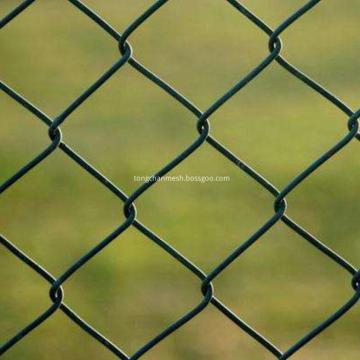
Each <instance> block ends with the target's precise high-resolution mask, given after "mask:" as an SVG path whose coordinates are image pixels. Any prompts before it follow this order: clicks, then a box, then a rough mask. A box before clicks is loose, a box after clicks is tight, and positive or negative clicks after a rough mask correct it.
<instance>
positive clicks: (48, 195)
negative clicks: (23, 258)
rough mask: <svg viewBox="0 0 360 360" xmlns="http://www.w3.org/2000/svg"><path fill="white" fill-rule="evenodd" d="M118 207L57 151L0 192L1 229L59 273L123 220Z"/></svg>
mask: <svg viewBox="0 0 360 360" xmlns="http://www.w3.org/2000/svg"><path fill="white" fill-rule="evenodd" d="M122 206H123V203H122V201H121V200H119V199H118V198H117V197H115V196H114V195H113V194H112V193H110V191H108V190H107V189H105V188H104V186H102V185H100V183H99V182H98V181H96V180H95V179H94V178H93V177H92V176H89V175H88V174H87V173H86V172H85V171H84V170H83V169H81V168H80V167H79V166H78V165H77V164H75V163H74V162H73V161H72V160H70V159H69V158H68V157H67V156H66V155H65V154H64V153H63V152H62V151H61V150H59V149H57V150H56V151H55V153H53V154H51V156H50V157H49V158H48V159H46V160H45V161H44V162H42V163H41V164H40V165H38V166H37V167H36V168H34V169H33V170H32V171H31V172H30V173H28V174H27V175H26V176H25V177H23V178H22V179H21V180H20V181H19V182H18V183H16V184H15V185H14V186H12V187H11V188H9V189H8V190H7V191H6V192H5V193H4V194H2V198H1V210H0V211H1V216H0V218H1V230H2V231H4V232H5V234H8V236H9V237H11V238H13V239H14V240H16V241H17V244H18V245H19V246H21V247H23V248H24V249H25V250H26V251H29V252H31V253H32V254H34V256H36V258H37V259H39V261H41V263H42V264H44V266H48V267H49V269H50V270H51V271H52V272H54V273H58V272H62V271H63V270H64V267H67V266H69V265H70V264H72V263H73V262H74V261H75V260H76V259H78V258H79V257H80V256H81V255H83V254H84V252H85V251H88V250H89V249H90V248H92V247H93V246H95V245H96V244H98V243H99V242H100V241H101V240H102V239H103V238H104V237H105V236H107V235H108V234H109V233H110V232H112V231H114V230H115V228H117V227H118V226H119V225H120V224H121V223H122V222H123V221H124V219H125V217H124V215H123V211H122ZM19 224H21V226H19Z"/></svg>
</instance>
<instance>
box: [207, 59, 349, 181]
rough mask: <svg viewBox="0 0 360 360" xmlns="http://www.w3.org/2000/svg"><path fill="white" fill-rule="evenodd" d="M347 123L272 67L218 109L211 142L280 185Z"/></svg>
mask: <svg viewBox="0 0 360 360" xmlns="http://www.w3.org/2000/svg"><path fill="white" fill-rule="evenodd" d="M270 95H271V96H270ZM346 120H347V119H346V116H345V115H344V114H343V113H341V112H340V111H339V110H338V109H337V108H336V107H334V106H333V105H332V104H331V103H329V102H328V101H326V100H324V99H323V98H322V97H320V96H319V95H318V94H316V93H315V92H314V91H312V90H311V89H309V88H308V87H306V86H304V84H303V83H302V82H300V81H299V80H297V79H296V78H294V77H292V76H291V75H290V74H288V73H287V72H285V71H284V70H283V69H281V68H280V67H279V66H278V65H277V64H272V65H271V66H270V69H269V71H268V72H266V73H264V74H263V75H262V76H261V77H260V78H259V79H257V80H256V81H255V82H253V83H250V84H249V85H248V86H247V87H246V88H245V89H244V91H243V92H242V93H241V94H238V95H237V96H235V98H234V99H232V100H231V101H230V102H229V103H227V104H226V105H225V106H223V107H222V108H221V109H220V110H219V112H218V113H217V114H215V115H214V118H213V121H212V122H211V125H212V133H213V134H214V136H215V137H216V138H218V139H219V140H220V141H221V142H222V143H224V144H226V145H227V146H228V147H229V148H230V149H231V150H232V151H233V152H234V153H235V154H239V156H242V157H243V158H244V159H245V160H247V161H248V163H249V164H250V165H252V166H254V167H255V168H256V169H257V170H258V171H259V172H260V173H261V174H263V175H264V176H266V177H267V178H268V179H269V180H270V181H272V182H273V183H275V184H276V185H277V186H279V187H280V186H281V187H283V186H284V185H286V184H287V183H288V182H289V181H290V180H291V179H293V178H294V177H295V176H296V175H298V174H299V173H300V172H301V171H302V170H303V169H305V168H306V167H308V166H309V165H310V164H311V163H312V162H313V161H315V160H316V159H317V158H318V157H319V156H320V155H322V154H323V153H324V152H325V151H327V150H328V149H329V148H330V147H332V146H333V145H334V144H336V143H337V142H338V141H339V140H340V139H342V138H343V137H344V136H345V134H347V131H348V130H347V125H346Z"/></svg>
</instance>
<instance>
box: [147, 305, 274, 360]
mask: <svg viewBox="0 0 360 360" xmlns="http://www.w3.org/2000/svg"><path fill="white" fill-rule="evenodd" d="M147 356H148V359H149V360H155V359H169V358H171V359H175V360H180V359H191V360H192V359H199V360H205V359H206V360H216V359H224V360H233V359H234V358H240V359H252V360H271V359H274V355H272V354H271V353H269V352H268V351H267V350H266V349H264V348H263V347H262V345H260V344H259V343H258V342H256V341H255V340H254V339H253V338H251V337H250V336H249V335H248V334H246V333H245V332H244V331H243V330H241V329H240V328H239V327H238V326H237V325H235V324H234V323H233V322H232V321H231V320H229V319H228V318H227V317H225V316H224V315H223V314H222V313H221V312H219V311H218V310H217V309H216V308H215V307H213V306H212V305H211V304H210V305H208V307H207V308H206V309H205V310H203V312H201V313H200V314H199V315H197V316H196V317H195V318H194V319H192V320H191V321H190V322H189V323H187V324H186V325H184V326H183V327H182V328H180V329H179V330H178V331H176V332H175V333H174V334H172V335H171V336H169V337H168V338H166V339H165V340H163V341H162V342H161V343H160V344H158V346H157V347H155V348H153V349H151V350H150V351H149V352H148V354H147Z"/></svg>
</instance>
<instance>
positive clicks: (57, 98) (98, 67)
mask: <svg viewBox="0 0 360 360" xmlns="http://www.w3.org/2000/svg"><path fill="white" fill-rule="evenodd" d="M18 16H19V17H18V18H17V19H16V21H15V20H14V21H13V22H10V23H9V24H8V25H7V26H6V27H5V28H4V29H2V31H1V35H0V37H1V45H2V56H1V67H2V80H3V81H6V82H7V83H9V84H10V85H11V86H13V87H14V88H16V89H17V90H18V91H19V92H21V93H23V94H24V95H26V96H27V97H29V98H30V99H31V100H32V101H33V102H35V103H36V104H38V105H39V106H40V107H41V108H42V109H44V110H45V111H48V112H50V113H51V114H57V113H59V112H60V111H61V110H63V109H64V108H65V107H66V105H67V104H68V103H70V102H71V101H72V100H73V99H74V98H75V97H77V96H79V95H80V94H81V93H82V92H83V91H84V90H85V89H86V88H87V87H89V86H90V85H91V84H92V83H93V82H94V81H95V80H96V79H97V78H98V77H99V76H100V75H102V74H103V72H104V71H105V70H107V69H108V68H110V66H111V65H112V63H114V62H115V60H116V59H118V58H119V56H120V55H119V52H118V49H117V45H116V42H114V40H113V39H112V38H110V36H108V35H107V34H106V33H105V32H104V31H103V30H102V29H101V28H99V27H98V26H97V25H96V24H95V23H94V22H93V21H92V20H90V19H89V18H88V17H87V16H85V15H83V14H82V13H81V12H80V11H79V10H78V9H76V8H75V7H74V6H73V5H71V4H70V3H69V2H67V1H59V2H50V3H49V2H48V1H43V0H38V1H36V2H35V3H33V4H32V5H31V6H30V7H29V8H28V9H26V10H25V11H24V12H23V13H21V14H20V15H18Z"/></svg>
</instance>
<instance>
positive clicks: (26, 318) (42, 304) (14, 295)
mask: <svg viewBox="0 0 360 360" xmlns="http://www.w3.org/2000/svg"><path fill="white" fill-rule="evenodd" d="M9 240H11V239H9ZM26 240H27V238H26V237H25V241H26ZM13 243H15V241H13ZM19 243H20V241H18V242H17V245H19ZM31 255H32V254H31ZM0 259H1V288H2V291H1V299H0V308H1V327H0V339H1V344H4V343H5V341H8V340H9V339H10V338H12V337H13V336H15V335H16V334H17V333H18V332H19V331H20V330H21V329H23V328H24V327H26V326H27V325H28V324H29V323H31V322H32V321H33V320H35V319H36V318H37V317H38V316H39V315H41V314H42V313H43V312H44V311H45V310H47V309H48V308H49V306H50V305H51V300H50V298H49V295H48V289H49V284H48V283H47V281H46V280H44V279H43V278H42V277H41V276H40V275H38V274H37V273H36V272H35V271H33V270H32V269H31V268H29V267H28V266H27V265H26V264H24V263H23V262H22V261H21V260H19V259H17V258H16V256H14V255H13V254H12V253H11V252H10V251H9V250H8V249H7V248H5V247H4V246H3V245H0ZM9 358H10V357H9Z"/></svg>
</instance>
